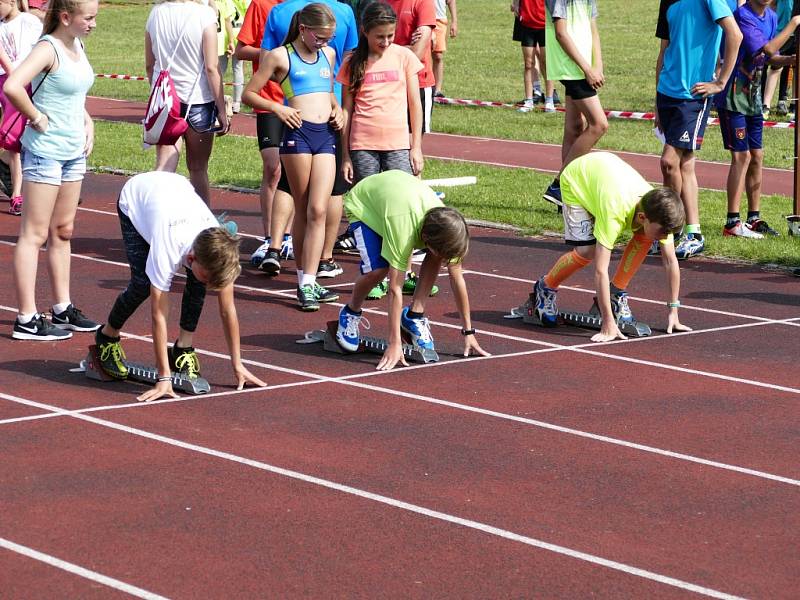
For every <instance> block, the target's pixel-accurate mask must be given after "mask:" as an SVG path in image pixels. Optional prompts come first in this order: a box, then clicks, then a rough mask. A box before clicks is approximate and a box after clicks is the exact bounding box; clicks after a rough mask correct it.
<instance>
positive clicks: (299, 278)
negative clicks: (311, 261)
mask: <svg viewBox="0 0 800 600" xmlns="http://www.w3.org/2000/svg"><path fill="white" fill-rule="evenodd" d="M297 285H303V269H297Z"/></svg>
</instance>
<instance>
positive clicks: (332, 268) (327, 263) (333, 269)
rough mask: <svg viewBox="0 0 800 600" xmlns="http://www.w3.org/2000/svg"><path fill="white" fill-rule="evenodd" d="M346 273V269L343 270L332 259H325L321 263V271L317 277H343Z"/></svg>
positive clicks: (319, 270) (318, 271)
mask: <svg viewBox="0 0 800 600" xmlns="http://www.w3.org/2000/svg"><path fill="white" fill-rule="evenodd" d="M342 273H344V269H342V267H341V265H340V264H339V263H337V262H336V261H335V260H333V259H332V258H329V259H327V260H325V259H323V260H322V261H321V262H320V263H319V269H318V270H317V277H329V278H330V277H336V276H337V275H341V274H342Z"/></svg>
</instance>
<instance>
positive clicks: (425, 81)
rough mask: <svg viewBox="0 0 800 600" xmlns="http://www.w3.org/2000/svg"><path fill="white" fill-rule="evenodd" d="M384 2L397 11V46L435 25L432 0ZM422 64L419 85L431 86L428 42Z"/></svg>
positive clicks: (393, 0) (404, 44) (403, 44)
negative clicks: (419, 29)
mask: <svg viewBox="0 0 800 600" xmlns="http://www.w3.org/2000/svg"><path fill="white" fill-rule="evenodd" d="M386 3H387V4H388V5H389V6H391V7H392V8H393V9H394V12H396V13H397V29H396V30H395V33H394V43H395V44H397V45H399V46H411V35H412V34H413V33H414V31H415V30H416V29H418V28H419V27H423V26H428V27H430V28H431V31H433V29H434V27H436V8H435V7H434V5H433V0H386ZM543 27H544V25H543ZM422 65H423V69H422V71H420V73H419V87H421V88H426V87H432V86H433V85H434V84H435V83H436V80H435V79H434V77H433V69H431V45H430V44H428V45H427V47H426V48H425V54H424V55H423V57H422Z"/></svg>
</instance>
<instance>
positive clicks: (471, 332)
mask: <svg viewBox="0 0 800 600" xmlns="http://www.w3.org/2000/svg"><path fill="white" fill-rule="evenodd" d="M461 335H463V336H464V337H466V336H468V335H475V330H474V329H462V330H461Z"/></svg>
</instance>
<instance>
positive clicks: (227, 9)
mask: <svg viewBox="0 0 800 600" xmlns="http://www.w3.org/2000/svg"><path fill="white" fill-rule="evenodd" d="M216 2H217V10H218V11H219V13H218V14H217V56H222V55H223V54H225V51H226V50H227V48H228V32H227V31H225V20H226V19H232V17H233V15H234V14H235V13H236V9H235V8H234V6H233V0H216ZM233 35H234V36H236V32H235V31H234V34H233ZM234 42H235V40H234Z"/></svg>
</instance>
